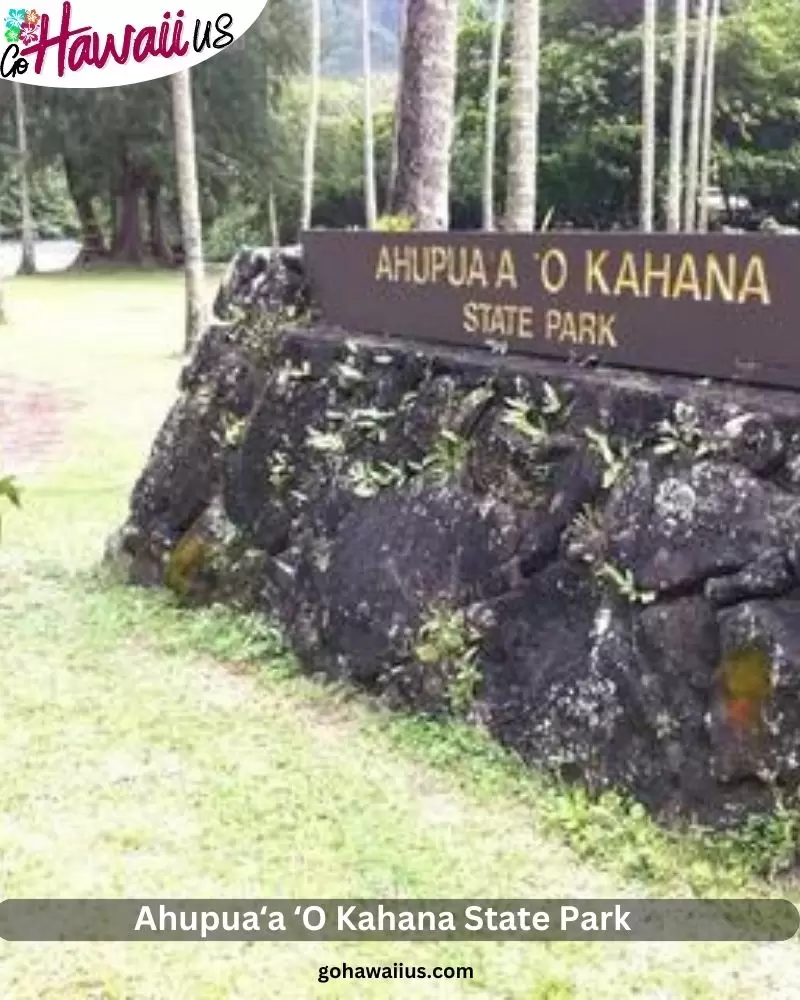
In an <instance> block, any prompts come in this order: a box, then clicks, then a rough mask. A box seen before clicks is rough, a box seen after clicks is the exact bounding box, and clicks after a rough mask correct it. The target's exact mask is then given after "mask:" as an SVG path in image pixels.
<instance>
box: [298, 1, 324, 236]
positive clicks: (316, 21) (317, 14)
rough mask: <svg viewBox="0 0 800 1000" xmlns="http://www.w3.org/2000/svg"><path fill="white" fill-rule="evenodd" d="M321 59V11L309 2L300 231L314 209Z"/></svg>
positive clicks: (308, 227)
mask: <svg viewBox="0 0 800 1000" xmlns="http://www.w3.org/2000/svg"><path fill="white" fill-rule="evenodd" d="M321 58H322V10H321V5H320V0H311V93H310V96H309V106H308V122H307V124H306V142H305V149H304V151H303V208H302V219H301V222H300V227H301V229H310V228H311V216H312V212H313V209H314V171H315V160H316V154H317V125H318V122H319V94H320V61H321Z"/></svg>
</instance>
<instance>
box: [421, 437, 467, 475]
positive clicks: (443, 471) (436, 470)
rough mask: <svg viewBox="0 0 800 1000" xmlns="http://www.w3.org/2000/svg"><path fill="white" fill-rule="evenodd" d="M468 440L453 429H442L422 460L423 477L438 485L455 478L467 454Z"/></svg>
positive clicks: (462, 466)
mask: <svg viewBox="0 0 800 1000" xmlns="http://www.w3.org/2000/svg"><path fill="white" fill-rule="evenodd" d="M469 450H470V442H469V441H468V440H467V439H466V438H463V437H461V436H460V435H459V434H456V433H455V432H454V431H450V430H447V429H445V430H442V431H440V432H439V435H438V437H437V438H436V440H435V441H434V443H433V446H432V447H431V450H430V451H429V452H428V454H427V455H426V456H425V458H424V459H423V461H422V466H421V470H420V471H421V472H422V474H423V477H424V478H425V479H426V480H428V481H430V482H432V483H436V484H438V485H444V484H445V483H448V482H450V480H452V479H455V478H457V477H458V476H459V475H460V474H461V471H462V469H463V468H464V463H465V462H466V460H467V456H468V455H469Z"/></svg>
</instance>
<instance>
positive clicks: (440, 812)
mask: <svg viewBox="0 0 800 1000" xmlns="http://www.w3.org/2000/svg"><path fill="white" fill-rule="evenodd" d="M8 298H9V302H10V305H11V307H12V315H13V316H16V317H19V319H18V320H17V322H16V324H15V325H12V326H11V327H10V328H8V329H7V330H5V331H4V332H3V335H2V337H0V370H2V371H3V372H5V373H7V374H9V375H13V376H14V377H15V378H18V379H19V380H20V382H19V383H18V384H20V385H21V384H23V383H22V380H25V382H26V384H30V383H31V382H32V381H33V382H36V381H37V380H41V382H43V383H44V382H46V383H50V384H52V385H53V386H54V387H56V389H57V391H58V392H62V393H64V395H65V398H79V399H81V400H83V401H84V402H85V405H84V406H83V407H82V408H80V409H77V410H72V411H70V412H69V414H66V413H65V415H64V420H63V423H62V430H63V433H64V434H65V435H67V436H68V440H69V442H70V447H69V448H68V449H66V450H64V451H61V452H60V453H59V457H58V459H57V460H56V459H53V460H51V461H49V463H48V464H47V467H46V477H45V478H44V479H42V480H41V481H40V482H34V483H33V484H32V485H31V486H30V488H29V489H28V490H27V491H26V493H25V495H24V503H25V506H24V509H23V511H22V512H15V511H14V512H11V513H9V514H8V515H7V516H6V517H5V518H4V537H3V541H2V543H1V545H0V566H2V573H1V574H0V634H1V635H2V637H3V652H4V657H3V662H4V669H3V670H2V671H0V705H2V713H3V726H2V729H0V756H1V757H2V761H3V765H4V767H3V773H4V783H3V790H2V793H0V794H2V800H1V801H2V808H0V859H1V860H2V882H3V895H4V896H5V897H23V896H27V897H38V896H45V897H46V896H51V897H52V896H61V897H67V898H68V897H87V896H96V897H103V896H112V897H114V896H118V897H120V896H121V897H142V896H155V897H162V898H163V897H184V898H185V897H217V898H221V897H233V898H236V897H244V898H247V897H269V896H285V897H309V896H311V897H313V896H319V897H336V896H339V895H345V896H351V897H359V896H361V897H373V896H380V895H387V896H391V895H398V896H403V895H406V896H413V897H420V898H423V897H426V896H427V897H440V898H447V897H459V898H463V897H468V896H476V897H494V898H502V897H527V898H530V899H536V898H547V897H558V896H560V897H567V898H568V897H584V898H609V897H621V896H629V897H633V896H640V895H655V896H658V895H664V894H672V895H686V894H691V893H692V892H697V893H700V894H706V895H729V894H734V895H735V894H741V893H743V892H753V891H758V892H765V891H768V890H767V889H766V888H765V886H764V885H763V884H759V885H756V886H752V887H747V886H746V884H745V883H744V882H743V881H742V879H741V872H740V869H739V867H738V866H737V864H736V862H735V858H736V855H735V852H734V851H732V850H731V849H729V848H728V847H725V848H724V849H723V847H722V846H719V847H717V848H715V847H714V845H715V844H719V845H721V844H722V842H721V841H715V840H713V839H706V838H701V837H697V838H694V839H691V840H689V839H676V838H668V837H667V836H666V835H665V834H662V833H659V832H658V831H656V830H655V829H654V828H653V827H652V826H651V825H650V824H649V823H648V822H647V821H646V819H644V818H643V817H641V816H639V815H631V814H629V813H627V812H626V811H625V810H623V809H622V808H621V807H620V806H619V805H615V804H614V802H613V801H604V802H602V803H600V804H599V805H597V806H589V805H588V804H587V803H586V802H585V801H584V800H582V799H580V798H579V797H575V796H573V795H571V794H568V793H566V792H563V793H562V792H559V791H558V790H556V789H553V788H551V787H549V786H545V785H543V784H541V783H538V782H537V781H536V780H535V778H534V777H533V776H531V775H525V774H521V773H520V772H519V770H518V769H517V768H515V767H514V766H513V765H512V764H510V763H508V762H507V761H506V759H505V758H504V757H502V755H500V754H499V753H497V752H496V751H492V750H491V749H490V748H488V747H487V746H486V745H484V744H483V743H481V741H480V740H479V739H478V738H477V737H476V736H475V734H469V733H466V732H464V731H463V730H462V729H460V728H458V727H447V726H443V727H436V726H428V725H423V724H420V723H418V722H415V721H414V720H402V719H396V718H395V719H392V718H389V717H387V716H385V715H383V714H381V713H378V712H376V711H375V710H373V709H372V708H370V707H369V705H368V704H367V703H366V702H364V701H362V700H357V699H352V698H351V697H349V696H346V693H345V692H344V691H343V690H342V689H338V688H331V687H323V686H320V685H318V684H315V683H313V682H311V681H309V680H308V679H305V678H302V677H299V676H298V675H297V674H296V672H295V671H294V669H293V664H292V662H291V660H290V658H288V657H287V656H286V655H285V653H283V651H282V647H281V642H280V638H279V637H278V636H277V635H276V634H275V633H274V632H273V631H272V630H271V629H270V628H269V627H267V626H266V625H265V624H264V623H263V622H258V621H256V620H249V619H247V620H238V621H237V620H235V619H233V618H232V617H231V616H228V615H225V614H223V613H221V612H220V611H218V610H211V611H205V612H200V613H195V614H187V613H184V612H180V611H179V610H178V609H176V608H175V607H174V606H173V605H172V604H170V602H169V600H168V599H167V598H166V597H165V596H164V595H153V594H152V593H149V592H142V591H133V590H129V589H125V588H121V587H118V586H115V585H112V584H109V583H108V582H107V581H103V580H101V579H98V578H97V577H95V576H93V575H92V573H91V567H92V566H93V565H94V564H96V562H97V560H98V558H99V556H100V554H101V552H102V546H103V543H104V539H105V538H106V536H107V534H108V532H109V531H110V530H111V528H112V527H113V526H114V525H115V524H117V523H118V522H119V520H120V517H121V516H122V515H123V513H124V510H125V507H126V501H127V496H128V493H129V490H130V486H131V483H132V481H133V479H134V477H135V475H136V474H137V472H138V470H139V469H140V468H141V465H142V462H143V459H144V457H145V454H146V452H147V449H148V448H149V445H150V442H151V440H152V437H153V434H154V432H155V430H156V428H157V427H158V425H159V423H160V421H161V419H162V418H163V415H164V412H165V410H166V408H167V406H168V404H169V402H170V400H171V398H172V394H173V391H174V381H175V378H176V377H177V373H178V362H177V361H176V360H175V359H174V358H173V357H171V355H173V354H174V351H175V349H176V346H177V345H178V344H179V342H180V336H181V333H182V329H183V328H182V325H181V323H180V310H181V305H182V289H181V284H180V278H179V277H178V276H165V277H160V276H152V277H148V278H137V279H136V280H133V279H127V278H114V277H111V276H103V275H96V276H80V277H76V278H73V279H71V280H69V281H67V280H66V279H63V280H62V279H55V278H53V279H35V280H32V281H26V280H20V281H15V282H12V283H10V285H9V288H8ZM13 471H16V470H13ZM23 485H24V484H23ZM559 831H560V833H559ZM566 839H569V842H570V843H571V844H572V847H571V848H570V847H568V846H566V843H565V840H566ZM773 891H774V892H776V893H778V894H780V895H787V894H788V895H793V897H794V898H797V895H798V894H797V892H796V890H793V889H792V888H791V887H785V886H780V887H778V888H776V889H775V890H773ZM799 957H800V954H798V945H797V942H791V943H789V944H785V945H766V946H756V945H749V944H735V945H726V944H680V943H678V944H659V945H652V944H636V943H631V944H625V945H605V944H603V945H601V944H592V943H580V944H561V943H556V944H541V945H538V944H537V945H532V944H529V943H509V944H502V945H496V944H479V945H473V944H470V943H469V942H466V943H448V944H424V945H423V944H413V945H412V944H392V943H386V944H363V945H362V944H350V945H336V944H330V943H329V944H324V945H309V944H305V945H300V944H291V943H286V944H283V943H281V944H269V945H267V944H264V945H257V946H248V945H244V944H213V945H210V944H207V943H205V944H204V943H198V944H196V945H195V944H180V945H163V946H159V945H151V944H147V945H145V944H136V943H130V942H128V943H124V942H123V943H118V944H107V945H76V944H68V943H67V944H30V945H10V944H6V943H3V942H0V996H3V997H8V998H10V1000H34V998H47V1000H100V998H102V1000H123V998H124V1000H234V998H235V1000H253V998H260V997H281V998H284V997H285V998H287V1000H294V998H297V1000H305V998H312V1000H313V998H316V997H320V998H322V997H334V998H338V997H342V998H345V997H357V998H359V1000H362V998H365V1000H370V998H372V997H375V998H397V1000H400V998H403V1000H405V998H407V997H410V996H413V997H421V998H447V1000H449V998H459V997H465V998H472V1000H476V998H477V1000H582V998H592V1000H615V998H618V997H641V998H649V1000H683V998H685V1000H689V998H699V1000H704V998H715V1000H738V998H744V997H759V998H772V997H774V998H776V1000H777V998H788V1000H792V998H798V1000H800V986H799V985H798V983H797V980H796V969H797V960H798V958H799ZM343 962H347V963H348V964H349V965H351V966H352V965H358V964H374V965H391V964H392V963H393V962H405V963H406V964H407V965H410V964H415V965H421V964H425V965H428V966H433V965H444V964H456V965H469V966H472V967H473V969H474V979H473V980H472V981H471V982H470V983H469V984H455V983H436V982H435V981H433V980H424V981H417V982H416V983H414V984H413V985H409V983H408V982H407V981H406V982H404V981H402V980H399V981H394V982H393V981H383V982H380V983H370V982H366V981H362V982H360V983H353V982H344V983H342V982H340V983H335V982H331V983H328V984H325V985H321V984H318V983H317V970H318V967H319V966H321V965H341V964H342V963H343Z"/></svg>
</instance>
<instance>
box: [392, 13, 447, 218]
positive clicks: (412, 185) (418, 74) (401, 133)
mask: <svg viewBox="0 0 800 1000" xmlns="http://www.w3.org/2000/svg"><path fill="white" fill-rule="evenodd" d="M457 37H458V0H408V7H407V12H406V34H405V40H404V43H403V70H402V74H403V75H402V88H401V94H400V122H399V129H398V135H397V176H396V178H395V186H394V192H393V196H392V211H393V212H394V213H395V214H401V215H407V216H409V217H410V218H411V219H412V220H413V222H414V225H415V226H416V228H417V229H436V230H438V229H447V228H448V227H449V224H450V156H451V151H452V144H453V105H454V103H455V93H456V61H457Z"/></svg>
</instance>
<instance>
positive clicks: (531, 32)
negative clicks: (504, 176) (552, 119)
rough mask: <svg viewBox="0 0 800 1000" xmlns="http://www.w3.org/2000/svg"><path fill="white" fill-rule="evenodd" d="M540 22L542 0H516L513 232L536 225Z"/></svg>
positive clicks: (509, 222)
mask: <svg viewBox="0 0 800 1000" xmlns="http://www.w3.org/2000/svg"><path fill="white" fill-rule="evenodd" d="M540 23H541V10H540V6H539V0H514V6H513V8H512V13H511V24H512V41H511V107H510V117H511V122H510V132H509V147H508V198H507V204H506V226H507V228H508V229H510V230H512V231H514V230H516V231H522V232H530V231H532V230H534V229H535V228H536V188H537V167H538V159H539V33H540Z"/></svg>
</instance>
